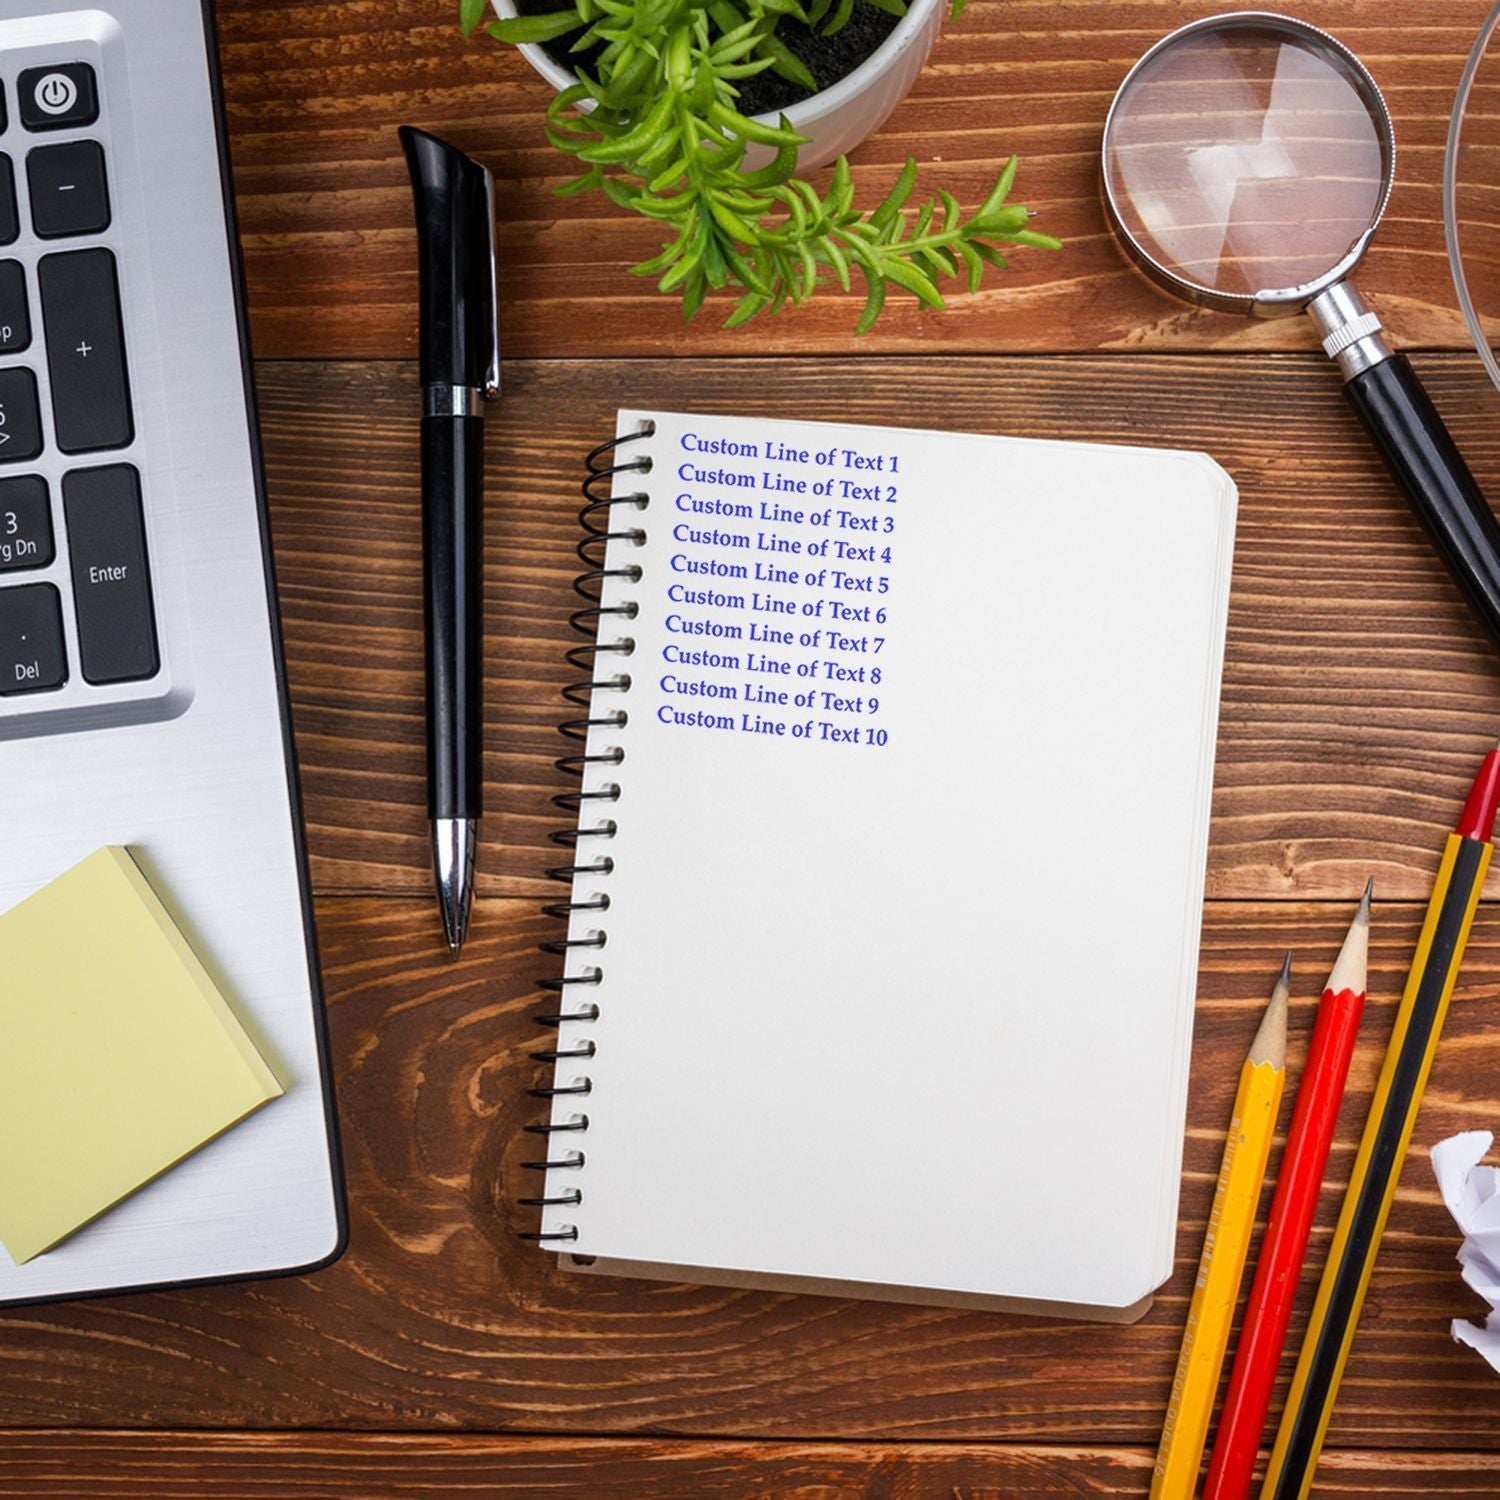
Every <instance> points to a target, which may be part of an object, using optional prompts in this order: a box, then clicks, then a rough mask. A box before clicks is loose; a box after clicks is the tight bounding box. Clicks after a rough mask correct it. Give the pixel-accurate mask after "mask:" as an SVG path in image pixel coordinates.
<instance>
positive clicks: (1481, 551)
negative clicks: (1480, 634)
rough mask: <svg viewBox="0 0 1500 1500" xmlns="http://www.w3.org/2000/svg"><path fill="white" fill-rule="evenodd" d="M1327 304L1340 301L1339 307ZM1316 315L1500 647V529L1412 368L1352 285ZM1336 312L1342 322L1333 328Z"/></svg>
mask: <svg viewBox="0 0 1500 1500" xmlns="http://www.w3.org/2000/svg"><path fill="white" fill-rule="evenodd" d="M1325 299H1332V302H1333V303H1334V304H1335V305H1334V307H1332V308H1330V307H1329V306H1328V305H1327V302H1326V301H1325ZM1320 303H1322V304H1324V305H1323V306H1322V307H1320V305H1319V304H1320ZM1309 311H1311V312H1312V314H1313V317H1314V319H1315V320H1316V321H1317V323H1318V325H1319V327H1320V328H1324V329H1325V332H1326V337H1325V338H1324V341H1323V347H1324V349H1325V350H1326V351H1327V352H1328V353H1329V354H1330V355H1332V356H1334V357H1335V358H1337V359H1338V361H1339V364H1340V366H1341V367H1342V368H1343V370H1344V376H1345V381H1344V390H1345V392H1346V394H1347V395H1348V397H1349V404H1350V405H1351V406H1353V408H1354V409H1355V411H1357V412H1358V413H1359V418H1360V421H1361V422H1363V423H1364V425H1365V430H1366V431H1367V432H1368V433H1369V434H1370V436H1371V437H1372V438H1373V439H1374V440H1375V446H1376V447H1377V448H1379V450H1380V453H1381V457H1383V458H1384V459H1385V463H1386V467H1387V468H1388V469H1389V470H1390V472H1391V476H1392V478H1394V479H1395V481H1396V483H1397V484H1399V485H1400V486H1401V489H1402V490H1403V491H1404V492H1405V494H1406V498H1407V500H1408V501H1409V502H1410V504H1411V508H1412V510H1413V511H1414V512H1415V513H1416V516H1417V519H1418V520H1420V521H1421V522H1422V524H1423V526H1424V527H1425V528H1426V529H1427V532H1428V535H1429V536H1430V537H1431V538H1432V542H1433V545H1434V546H1435V547H1436V548H1437V551H1438V555H1439V556H1440V557H1441V558H1442V559H1443V562H1444V563H1445V564H1446V565H1447V568H1448V571H1449V573H1450V574H1452V576H1453V581H1454V582H1455V583H1456V584H1457V585H1458V586H1459V588H1460V589H1461V590H1462V591H1463V594H1464V597H1465V598H1466V599H1467V600H1468V601H1469V607H1470V609H1472V610H1473V612H1474V614H1475V616H1476V618H1477V619H1478V620H1479V622H1480V624H1482V625H1483V626H1484V628H1485V630H1486V631H1488V632H1489V636H1490V639H1491V640H1492V641H1494V642H1495V644H1496V645H1497V646H1500V521H1497V520H1496V519H1495V513H1494V511H1492V510H1491V509H1490V507H1489V503H1488V502H1487V501H1486V500H1485V498H1484V494H1483V492H1482V491H1481V490H1480V488H1479V484H1478V482H1477V481H1476V480H1475V478H1474V476H1473V474H1471V473H1470V472H1469V466H1468V465H1467V464H1466V463H1465V462H1464V459H1463V455H1462V454H1461V453H1460V452H1459V451H1458V446H1457V444H1455V443H1454V441H1453V438H1452V437H1451V435H1450V434H1449V432H1448V429H1447V427H1446V426H1445V425H1444V424H1443V419H1442V417H1440V416H1439V415H1438V411H1437V408H1436V407H1435V406H1434V405H1433V404H1432V399H1431V397H1429V396H1428V394H1427V392H1426V391H1425V390H1424V389H1423V388H1422V382H1421V381H1420V380H1418V379H1417V374H1416V371H1415V370H1413V369H1412V367H1411V361H1410V360H1408V359H1407V357H1406V356H1405V355H1404V354H1395V353H1393V352H1392V351H1391V349H1390V346H1389V345H1388V344H1387V343H1386V342H1385V340H1384V338H1382V337H1381V334H1380V323H1379V320H1378V318H1376V316H1375V314H1374V313H1371V312H1370V311H1369V310H1368V309H1367V308H1366V307H1365V306H1364V304H1363V302H1362V301H1361V300H1360V298H1359V294H1358V293H1357V292H1355V291H1354V289H1353V288H1352V287H1351V286H1349V284H1348V283H1347V282H1345V283H1343V284H1342V285H1340V286H1337V287H1334V288H1333V289H1332V291H1331V292H1325V293H1324V294H1323V296H1322V297H1320V298H1318V299H1317V300H1316V301H1315V302H1314V303H1313V304H1312V306H1311V308H1310V309H1309ZM1330 312H1333V313H1335V314H1336V320H1335V321H1334V322H1333V324H1332V325H1331V327H1330V324H1329V322H1328V321H1327V319H1328V314H1329V313H1330ZM1346 312H1347V314H1348V316H1343V314H1344V313H1346Z"/></svg>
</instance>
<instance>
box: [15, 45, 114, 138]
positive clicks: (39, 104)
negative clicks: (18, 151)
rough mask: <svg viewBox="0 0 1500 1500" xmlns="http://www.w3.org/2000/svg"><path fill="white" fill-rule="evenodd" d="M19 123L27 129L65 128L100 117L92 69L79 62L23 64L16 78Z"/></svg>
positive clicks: (83, 123)
mask: <svg viewBox="0 0 1500 1500" xmlns="http://www.w3.org/2000/svg"><path fill="white" fill-rule="evenodd" d="M16 94H17V98H18V100H19V102H20V107H21V123H22V124H23V125H24V126H25V127H26V128H27V129H28V130H67V129H69V128H70V127H72V126H74V125H92V124H93V123H94V121H95V120H97V119H98V118H99V90H98V87H97V85H96V84H95V81H94V70H93V69H92V68H91V67H90V66H89V65H88V64H87V63H81V62H70V63H48V64H44V65H43V66H41V67H39V68H26V69H25V70H23V72H22V73H21V76H20V78H19V79H18V80H17V82H16Z"/></svg>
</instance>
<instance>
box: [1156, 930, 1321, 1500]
mask: <svg viewBox="0 0 1500 1500" xmlns="http://www.w3.org/2000/svg"><path fill="white" fill-rule="evenodd" d="M1291 969H1292V955H1291V954H1290V953H1288V954H1287V956H1286V962H1285V963H1284V964H1282V966H1281V975H1280V977H1279V978H1278V979H1277V981H1276V987H1275V989H1273V990H1272V991H1271V1003H1270V1004H1269V1005H1268V1006H1267V1007H1266V1014H1265V1018H1264V1019H1263V1020H1262V1021H1261V1023H1260V1029H1259V1030H1258V1031H1257V1032H1256V1033H1255V1040H1254V1041H1253V1042H1251V1043H1250V1051H1249V1054H1248V1055H1247V1056H1246V1058H1245V1065H1244V1067H1243V1068H1241V1069H1240V1087H1239V1092H1238V1093H1237V1094H1236V1095H1235V1099H1234V1113H1233V1115H1232V1116H1231V1118H1230V1121H1229V1139H1228V1140H1227V1141H1225V1143H1224V1160H1223V1162H1222V1163H1220V1166H1219V1185H1218V1187H1217V1188H1216V1189H1215V1190H1214V1203H1213V1208H1212V1209H1211V1210H1210V1211H1209V1215H1208V1232H1207V1233H1206V1234H1205V1235H1204V1236H1203V1254H1202V1257H1201V1258H1200V1259H1199V1261H1198V1280H1197V1282H1196V1284H1195V1285H1194V1287H1193V1300H1192V1302H1191V1303H1189V1305H1188V1315H1187V1327H1186V1328H1185V1329H1184V1330H1183V1334H1182V1348H1181V1350H1180V1351H1179V1352H1178V1355H1177V1370H1176V1372H1175V1373H1174V1374H1173V1376H1172V1394H1171V1397H1170V1398H1169V1400H1168V1402H1167V1418H1166V1421H1165V1422H1164V1423H1163V1424H1162V1432H1161V1447H1160V1448H1158V1449H1157V1453H1156V1468H1155V1470H1154V1472H1153V1474H1152V1477H1151V1500H1192V1496H1193V1493H1194V1491H1195V1490H1196V1489H1197V1487H1198V1468H1199V1465H1200V1464H1201V1463H1202V1462H1203V1445H1204V1442H1205V1441H1206V1439H1207V1437H1208V1419H1209V1417H1210V1416H1212V1415H1213V1409H1214V1396H1215V1395H1216V1394H1217V1392H1218V1389H1219V1371H1220V1369H1221V1368H1222V1367H1223V1364H1224V1351H1225V1349H1227V1348H1228V1347H1229V1325H1230V1324H1231V1323H1232V1322H1233V1321H1234V1307H1235V1303H1236V1301H1237V1300H1238V1298H1239V1293H1240V1279H1241V1277H1242V1276H1243V1275H1244V1273H1245V1260H1246V1258H1247V1257H1248V1255H1249V1253H1250V1235H1251V1233H1252V1231H1253V1230H1254V1228H1255V1209H1256V1205H1257V1204H1258V1203H1259V1202H1260V1190H1261V1186H1262V1184H1263V1183H1264V1182H1265V1176H1266V1158H1267V1157H1268V1156H1269V1155H1270V1154H1271V1137H1272V1136H1273V1135H1274V1134H1275V1133H1276V1111H1277V1109H1278V1107H1279V1106H1280V1104H1281V1089H1282V1085H1283V1084H1284V1083H1285V1082H1286V1000H1287V992H1288V990H1289V988H1290V979H1291Z"/></svg>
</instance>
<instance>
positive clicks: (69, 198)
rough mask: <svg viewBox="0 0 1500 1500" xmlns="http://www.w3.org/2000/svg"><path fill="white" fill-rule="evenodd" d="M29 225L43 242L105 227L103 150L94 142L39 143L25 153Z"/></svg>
mask: <svg viewBox="0 0 1500 1500" xmlns="http://www.w3.org/2000/svg"><path fill="white" fill-rule="evenodd" d="M26 177H27V180H28V182H29V183H30V184H31V227H32V228H33V229H35V230H36V232H37V234H38V235H39V236H40V237H41V238H42V239H44V240H55V239H60V238H61V237H62V236H63V235H67V234H98V233H99V232H100V231H101V230H103V229H108V228H109V189H108V188H107V187H106V186H105V182H104V149H103V147H101V146H100V144H99V142H98V141H68V142H66V143H65V144H64V145H61V146H38V147H37V148H36V150H35V151H32V152H30V153H29V154H28V155H27V157H26Z"/></svg>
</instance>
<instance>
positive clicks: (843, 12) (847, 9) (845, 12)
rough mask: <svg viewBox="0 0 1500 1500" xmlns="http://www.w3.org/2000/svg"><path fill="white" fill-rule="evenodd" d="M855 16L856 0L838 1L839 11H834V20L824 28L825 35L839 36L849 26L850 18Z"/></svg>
mask: <svg viewBox="0 0 1500 1500" xmlns="http://www.w3.org/2000/svg"><path fill="white" fill-rule="evenodd" d="M853 14H854V0H838V9H837V10H835V11H834V13H833V17H832V19H831V20H830V21H829V22H828V24H827V25H826V26H825V27H824V28H823V35H824V36H835V35H837V34H838V33H839V32H840V31H842V30H843V29H844V27H846V26H847V25H848V24H849V17H850V16H852V15H853Z"/></svg>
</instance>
